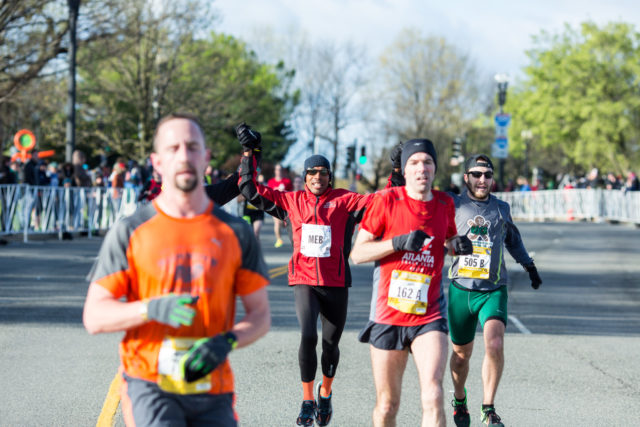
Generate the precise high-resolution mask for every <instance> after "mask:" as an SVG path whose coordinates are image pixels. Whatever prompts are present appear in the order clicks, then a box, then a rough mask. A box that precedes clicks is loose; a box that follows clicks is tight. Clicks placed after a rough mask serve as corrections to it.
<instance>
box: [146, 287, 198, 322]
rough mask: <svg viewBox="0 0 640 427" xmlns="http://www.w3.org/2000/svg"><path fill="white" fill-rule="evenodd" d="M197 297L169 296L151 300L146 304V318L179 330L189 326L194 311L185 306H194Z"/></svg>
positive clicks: (187, 295) (184, 295) (188, 295)
mask: <svg viewBox="0 0 640 427" xmlns="http://www.w3.org/2000/svg"><path fill="white" fill-rule="evenodd" d="M198 298H199V297H198V296H195V297H194V296H192V295H190V294H179V295H176V294H169V295H165V296H162V297H158V298H152V299H150V300H149V302H148V308H147V317H148V318H149V320H155V321H156V322H159V323H164V324H165V325H169V326H173V327H174V328H179V327H180V326H183V325H184V326H191V324H192V323H193V318H194V317H195V315H196V310H195V309H194V308H191V307H187V304H195V303H196V302H197V301H198Z"/></svg>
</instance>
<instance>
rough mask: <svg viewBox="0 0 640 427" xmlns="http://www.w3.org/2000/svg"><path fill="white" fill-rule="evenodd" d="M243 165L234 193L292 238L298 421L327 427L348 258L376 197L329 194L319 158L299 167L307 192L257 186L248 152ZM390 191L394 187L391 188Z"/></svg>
mask: <svg viewBox="0 0 640 427" xmlns="http://www.w3.org/2000/svg"><path fill="white" fill-rule="evenodd" d="M251 135H255V137H256V138H259V134H258V133H257V132H255V131H252V130H250V129H249V128H248V127H246V128H244V129H240V128H239V129H238V139H239V140H240V142H241V144H242V145H243V147H246V146H251V145H252V144H250V143H248V142H247V140H248V139H250V138H251ZM245 153H246V155H245V156H243V159H242V161H241V164H240V180H239V185H238V186H239V187H240V191H241V192H242V194H243V195H244V196H245V197H246V198H247V199H248V200H250V201H251V202H252V203H253V204H254V205H256V206H260V204H261V203H262V202H261V199H267V200H270V201H272V202H273V203H275V205H276V206H277V207H280V208H282V209H283V210H285V211H286V212H287V213H288V215H289V219H288V221H289V222H291V227H292V231H293V256H292V257H291V261H290V262H289V285H290V286H293V287H294V294H295V303H296V314H297V317H298V322H299V323H300V328H301V335H302V336H301V340H300V348H299V351H298V360H299V364H300V373H301V378H302V388H303V402H302V408H301V411H300V414H299V416H298V418H297V420H296V423H297V424H298V425H303V426H310V425H312V424H313V421H314V418H315V420H316V422H317V423H318V425H320V426H325V425H327V424H328V423H329V421H330V420H331V414H332V407H331V395H332V393H331V385H332V382H333V378H334V376H335V373H336V367H337V366H338V361H339V358H340V351H339V348H338V343H339V341H340V337H341V335H342V331H343V329H344V325H345V321H346V317H347V300H348V295H349V294H348V288H349V287H350V286H351V271H350V269H349V262H348V258H349V253H350V252H351V238H352V236H353V232H354V228H355V225H356V224H357V223H358V222H360V220H361V219H362V215H363V213H364V209H365V207H366V206H367V204H368V203H369V202H370V200H371V197H372V196H373V194H370V195H361V194H358V193H354V192H351V191H347V190H344V189H334V188H332V187H331V184H330V183H331V166H330V164H329V160H327V159H326V158H325V157H323V156H321V155H317V154H316V155H313V156H311V157H309V158H307V159H306V160H305V162H304V172H303V180H304V183H305V188H304V190H300V191H290V192H280V191H274V190H273V189H270V188H268V187H265V186H258V185H256V182H255V173H254V170H255V168H254V167H253V163H254V161H253V159H252V157H251V156H252V152H251V151H246V152H245ZM389 183H390V184H391V183H392V180H391V179H390V180H389ZM318 316H320V317H321V320H322V356H321V365H322V374H323V377H322V381H321V382H320V383H318V384H317V385H316V387H315V389H316V390H315V397H314V379H315V376H316V370H317V363H318V362H317V357H316V344H317V341H318V335H317V331H316V324H317V320H318Z"/></svg>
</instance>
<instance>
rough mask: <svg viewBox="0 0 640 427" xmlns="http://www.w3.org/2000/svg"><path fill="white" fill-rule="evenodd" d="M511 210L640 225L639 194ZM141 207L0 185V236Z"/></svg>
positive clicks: (86, 228)
mask: <svg viewBox="0 0 640 427" xmlns="http://www.w3.org/2000/svg"><path fill="white" fill-rule="evenodd" d="M495 195H496V197H498V198H499V199H502V200H504V201H505V202H507V203H509V204H510V205H511V215H512V217H513V218H515V219H519V220H525V221H545V220H554V221H571V220H574V219H584V220H592V221H604V220H609V221H621V222H630V223H635V224H640V191H629V192H625V191H621V190H600V189H597V190H584V189H570V190H544V191H516V192H509V193H495ZM137 206H138V203H137V191H136V190H135V189H132V188H119V189H114V188H103V187H68V188H65V187H36V186H30V185H26V184H4V185H0V235H17V234H22V235H23V239H24V241H25V242H26V241H28V238H29V236H30V235H34V234H58V238H60V239H62V237H63V233H65V232H86V233H88V235H89V236H91V235H92V234H94V233H97V232H100V231H105V230H108V229H109V228H110V227H111V226H112V225H113V223H114V222H116V221H117V220H118V219H119V218H120V217H122V216H126V215H130V214H132V213H133V212H134V211H135V210H136V207H137Z"/></svg>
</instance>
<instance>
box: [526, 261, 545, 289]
mask: <svg viewBox="0 0 640 427" xmlns="http://www.w3.org/2000/svg"><path fill="white" fill-rule="evenodd" d="M523 267H524V269H525V270H526V272H527V273H529V280H531V287H532V288H533V289H538V288H539V287H540V285H542V279H541V278H540V275H539V274H538V269H537V268H536V265H535V264H534V263H531V264H529V265H523Z"/></svg>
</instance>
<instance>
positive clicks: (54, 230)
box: [0, 184, 137, 242]
mask: <svg viewBox="0 0 640 427" xmlns="http://www.w3.org/2000/svg"><path fill="white" fill-rule="evenodd" d="M136 200H137V191H136V190H135V189H132V188H119V189H114V188H102V187H66V188H65V187H40V186H31V185H26V184H10V185H6V184H5V185H0V235H16V234H22V235H23V236H24V237H23V239H24V241H25V242H26V241H28V237H29V236H30V235H34V234H58V237H59V238H60V239H62V237H63V234H64V233H66V232H86V233H88V235H89V236H91V235H92V234H94V233H96V232H99V231H104V230H107V229H109V227H111V226H112V225H113V223H114V222H115V221H117V220H118V219H119V218H120V217H122V216H125V215H129V214H131V213H133V212H134V211H135V209H136V207H137V202H136Z"/></svg>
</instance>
